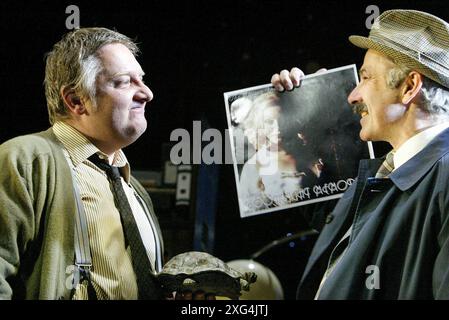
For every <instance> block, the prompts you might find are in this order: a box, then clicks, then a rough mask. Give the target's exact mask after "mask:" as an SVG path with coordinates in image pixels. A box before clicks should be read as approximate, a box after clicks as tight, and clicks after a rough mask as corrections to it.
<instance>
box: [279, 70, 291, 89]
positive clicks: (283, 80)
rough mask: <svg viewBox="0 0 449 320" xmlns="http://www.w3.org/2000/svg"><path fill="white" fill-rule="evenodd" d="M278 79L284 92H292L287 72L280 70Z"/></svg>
mask: <svg viewBox="0 0 449 320" xmlns="http://www.w3.org/2000/svg"><path fill="white" fill-rule="evenodd" d="M279 77H280V79H281V84H282V86H283V87H284V88H285V90H288V91H290V90H293V83H292V80H291V79H290V72H288V71H287V70H282V71H281V73H280V74H279Z"/></svg>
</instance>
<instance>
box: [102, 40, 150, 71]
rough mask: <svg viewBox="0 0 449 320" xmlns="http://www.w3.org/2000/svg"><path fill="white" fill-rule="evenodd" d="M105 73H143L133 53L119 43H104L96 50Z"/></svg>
mask: <svg viewBox="0 0 449 320" xmlns="http://www.w3.org/2000/svg"><path fill="white" fill-rule="evenodd" d="M97 55H98V58H99V59H100V61H101V64H102V67H103V70H102V72H103V73H104V74H105V75H108V76H113V75H115V74H120V73H136V74H139V75H141V74H143V73H144V72H143V70H142V67H141V66H140V64H139V62H138V61H137V60H136V57H135V56H134V54H133V53H132V52H131V51H130V50H129V49H128V48H127V47H126V46H124V45H123V44H121V43H110V44H107V45H104V46H103V47H101V48H100V49H99V50H98V51H97Z"/></svg>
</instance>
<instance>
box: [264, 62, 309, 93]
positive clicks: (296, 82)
mask: <svg viewBox="0 0 449 320" xmlns="http://www.w3.org/2000/svg"><path fill="white" fill-rule="evenodd" d="M303 78H304V72H302V71H301V69H299V68H296V67H295V68H292V69H291V70H290V72H289V71H288V70H282V71H281V72H280V73H275V74H274V75H273V76H272V77H271V84H272V85H273V87H274V88H275V89H276V90H277V91H279V92H282V91H284V90H288V91H290V90H293V88H294V87H299V86H300V85H301V81H302V79H303Z"/></svg>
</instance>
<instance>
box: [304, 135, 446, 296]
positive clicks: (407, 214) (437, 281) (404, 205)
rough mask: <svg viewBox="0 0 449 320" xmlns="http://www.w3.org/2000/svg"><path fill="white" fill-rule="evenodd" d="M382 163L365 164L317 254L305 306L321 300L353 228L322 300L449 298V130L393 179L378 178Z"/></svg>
mask: <svg viewBox="0 0 449 320" xmlns="http://www.w3.org/2000/svg"><path fill="white" fill-rule="evenodd" d="M381 163H382V159H373V160H362V161H360V166H359V171H358V178H357V179H356V181H355V182H354V184H353V185H352V186H351V187H350V188H349V189H348V190H347V191H346V193H345V194H344V195H343V197H342V198H341V199H340V200H339V202H338V203H337V205H336V207H335V209H334V210H333V212H332V214H331V216H330V217H328V219H327V221H328V222H329V221H330V222H329V223H327V224H325V226H324V228H323V229H322V231H321V234H320V236H319V237H318V239H317V242H316V244H315V246H314V248H313V250H312V253H311V256H310V258H309V261H308V264H307V266H306V268H305V271H304V273H303V276H302V279H301V282H300V284H299V286H298V291H297V298H298V299H313V298H314V297H315V294H316V292H317V290H318V287H319V284H320V282H321V279H322V277H323V274H324V272H325V270H326V267H327V263H328V260H329V256H330V254H331V251H332V250H333V248H334V247H335V245H336V244H337V242H338V241H339V240H340V239H341V238H342V236H343V235H344V234H345V232H346V231H347V230H348V228H349V227H350V226H351V225H352V234H351V237H350V240H349V245H348V248H347V250H346V252H345V254H344V255H343V256H342V258H341V260H340V261H339V263H338V264H337V267H336V268H335V269H334V270H333V271H332V272H331V274H330V276H329V278H328V279H327V280H326V282H325V283H324V285H323V287H322V289H321V292H320V296H319V298H320V299H449V129H447V130H445V131H443V132H442V133H441V134H440V135H438V136H437V137H435V138H434V139H433V140H432V141H431V142H430V143H429V144H428V145H427V146H426V147H425V148H424V149H423V150H422V151H420V152H419V153H418V154H416V155H415V156H414V157H413V158H411V159H410V160H409V161H407V162H406V163H404V164H403V165H402V166H400V167H399V168H398V169H397V170H395V171H394V172H393V173H392V174H391V175H390V178H389V179H388V178H387V179H375V178H373V176H374V175H375V173H376V171H377V169H378V168H379V166H380V165H381ZM329 218H330V219H329Z"/></svg>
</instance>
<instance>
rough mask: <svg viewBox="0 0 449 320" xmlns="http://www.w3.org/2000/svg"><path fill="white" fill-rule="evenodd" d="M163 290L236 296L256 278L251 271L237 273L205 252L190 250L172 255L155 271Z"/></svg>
mask: <svg viewBox="0 0 449 320" xmlns="http://www.w3.org/2000/svg"><path fill="white" fill-rule="evenodd" d="M157 278H158V280H159V282H160V284H161V286H162V290H163V292H164V294H170V293H172V292H174V291H176V292H182V291H186V290H189V291H192V292H194V291H198V290H202V291H204V292H206V293H212V294H215V295H216V296H222V297H228V298H230V299H233V300H238V298H239V296H240V295H241V291H242V290H245V291H249V287H250V284H251V283H254V282H255V281H256V279H257V275H256V274H255V273H254V272H245V274H242V273H240V272H239V271H237V270H234V269H232V268H231V267H229V266H228V265H227V264H226V263H225V262H223V261H222V260H220V259H218V258H217V257H214V256H212V255H210V254H208V253H206V252H199V251H189V252H185V253H181V254H178V255H176V256H174V257H173V258H171V259H170V260H169V261H168V262H167V263H166V264H165V266H164V268H163V269H162V271H161V272H160V273H159V274H158V275H157Z"/></svg>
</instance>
